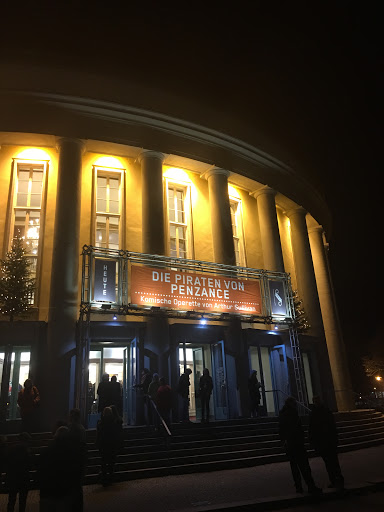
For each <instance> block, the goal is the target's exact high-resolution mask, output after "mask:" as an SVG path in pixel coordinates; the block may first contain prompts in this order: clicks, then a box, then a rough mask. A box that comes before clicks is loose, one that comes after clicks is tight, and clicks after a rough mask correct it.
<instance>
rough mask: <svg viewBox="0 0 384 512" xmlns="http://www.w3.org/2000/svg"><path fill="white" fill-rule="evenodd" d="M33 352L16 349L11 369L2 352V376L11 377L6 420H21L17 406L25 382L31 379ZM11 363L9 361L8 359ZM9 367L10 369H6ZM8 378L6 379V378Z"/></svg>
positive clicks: (0, 358) (25, 349)
mask: <svg viewBox="0 0 384 512" xmlns="http://www.w3.org/2000/svg"><path fill="white" fill-rule="evenodd" d="M30 359H31V351H30V349H29V348H27V347H20V348H17V349H14V350H13V351H12V353H11V359H10V367H9V366H8V365H5V364H4V363H5V351H0V376H1V378H3V376H6V375H9V382H8V385H7V391H6V393H7V396H6V398H5V400H4V404H5V407H6V411H5V418H6V419H7V420H18V419H20V410H19V406H18V405H17V398H18V394H19V391H20V390H21V389H22V388H23V386H24V382H25V381H26V380H27V379H28V378H29V377H30ZM8 361H9V359H8ZM6 366H8V368H6ZM5 378H6V377H5Z"/></svg>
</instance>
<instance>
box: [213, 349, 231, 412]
mask: <svg viewBox="0 0 384 512" xmlns="http://www.w3.org/2000/svg"><path fill="white" fill-rule="evenodd" d="M211 349H212V379H213V401H214V406H215V418H216V419H217V420H226V419H227V418H228V396H227V374H226V366H225V353H224V341H219V342H218V343H215V344H214V345H212V346H211Z"/></svg>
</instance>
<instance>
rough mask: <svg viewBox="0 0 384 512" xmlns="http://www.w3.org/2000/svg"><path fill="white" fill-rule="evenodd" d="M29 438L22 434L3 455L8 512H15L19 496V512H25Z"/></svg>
mask: <svg viewBox="0 0 384 512" xmlns="http://www.w3.org/2000/svg"><path fill="white" fill-rule="evenodd" d="M30 440H31V436H30V435H29V434H28V433H26V432H22V433H21V434H20V435H19V439H18V441H17V442H16V443H14V444H11V445H10V447H9V448H8V450H7V451H6V455H5V487H6V489H7V491H8V507H7V511H8V512H13V511H14V510H15V504H16V498H17V495H19V511H20V512H25V510H26V506H27V496H28V490H29V480H30V475H29V470H30V466H31V454H30V451H29V446H28V444H29V441H30Z"/></svg>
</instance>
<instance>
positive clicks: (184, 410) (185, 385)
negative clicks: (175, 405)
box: [177, 368, 192, 423]
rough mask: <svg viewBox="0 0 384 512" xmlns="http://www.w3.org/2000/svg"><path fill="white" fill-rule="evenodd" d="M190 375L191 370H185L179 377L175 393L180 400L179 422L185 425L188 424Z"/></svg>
mask: <svg viewBox="0 0 384 512" xmlns="http://www.w3.org/2000/svg"><path fill="white" fill-rule="evenodd" d="M191 373H192V370H191V369H190V368H187V369H186V370H185V372H184V373H183V374H181V375H180V378H179V383H178V386H177V392H178V394H179V396H180V400H181V421H182V422H185V423H188V422H189V410H188V409H189V386H190V385H191V383H190V381H189V376H190V375H191Z"/></svg>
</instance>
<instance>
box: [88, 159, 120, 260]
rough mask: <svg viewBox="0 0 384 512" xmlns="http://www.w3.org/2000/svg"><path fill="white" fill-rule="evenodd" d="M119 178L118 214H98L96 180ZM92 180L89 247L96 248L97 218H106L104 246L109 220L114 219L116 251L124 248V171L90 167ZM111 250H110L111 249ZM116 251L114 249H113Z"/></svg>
mask: <svg viewBox="0 0 384 512" xmlns="http://www.w3.org/2000/svg"><path fill="white" fill-rule="evenodd" d="M117 176H118V178H119V213H113V212H98V211H97V199H98V198H97V191H98V187H97V178H98V177H103V178H104V177H106V178H107V179H108V178H111V177H113V178H116V177H117ZM92 178H93V180H92V181H93V191H92V203H93V204H92V222H91V245H93V246H94V247H96V243H97V241H96V230H97V217H98V216H105V217H107V222H106V226H107V228H106V245H107V247H106V248H107V249H110V248H109V229H108V227H109V218H110V217H114V218H118V219H119V240H118V245H119V248H118V249H117V250H120V249H122V248H123V247H125V169H122V168H115V167H106V166H100V165H93V166H92ZM111 250H112V249H111ZM114 250H116V249H114Z"/></svg>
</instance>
